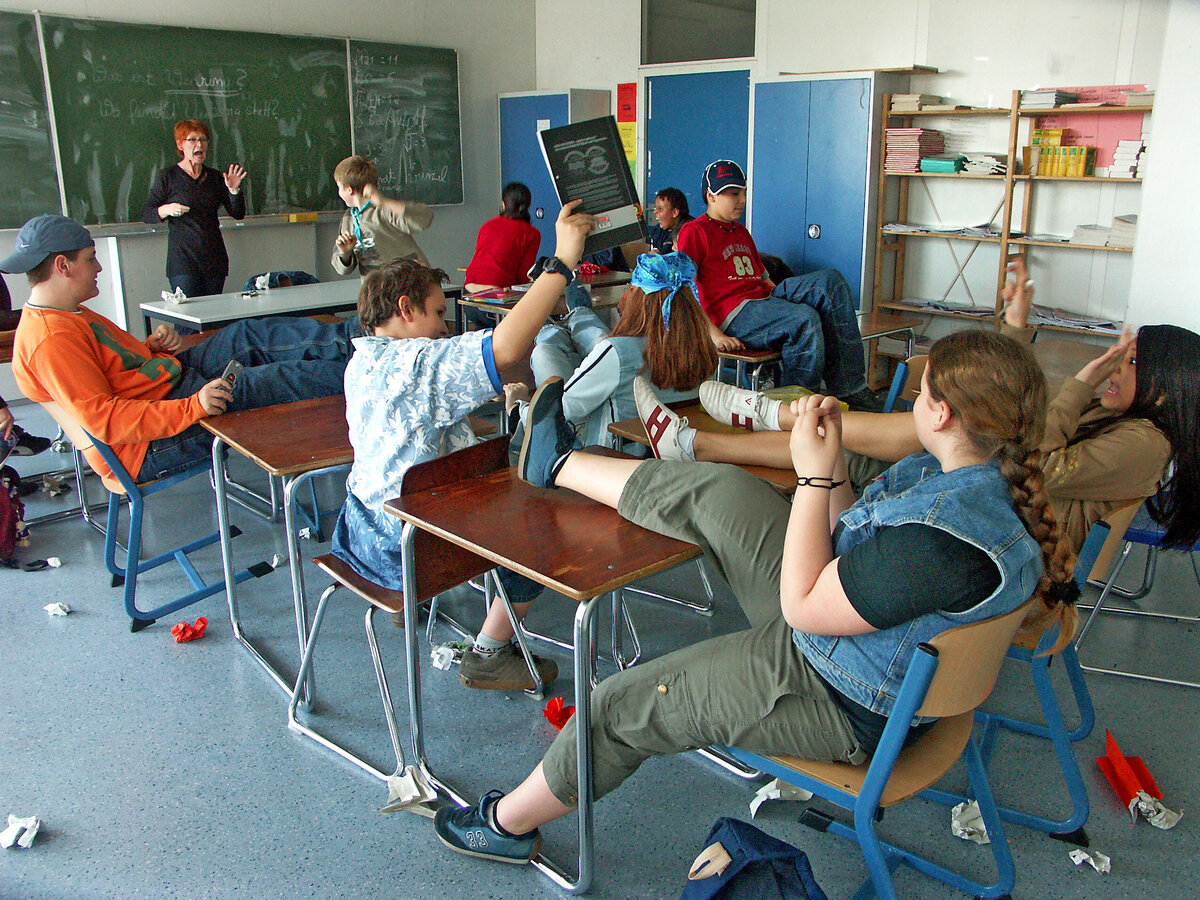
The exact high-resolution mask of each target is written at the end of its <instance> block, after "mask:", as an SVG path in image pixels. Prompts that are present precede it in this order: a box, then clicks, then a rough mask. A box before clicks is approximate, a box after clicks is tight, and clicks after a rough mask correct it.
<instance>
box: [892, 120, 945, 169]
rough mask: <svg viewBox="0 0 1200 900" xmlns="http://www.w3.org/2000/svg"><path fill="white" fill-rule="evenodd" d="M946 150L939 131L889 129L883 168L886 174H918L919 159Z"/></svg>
mask: <svg viewBox="0 0 1200 900" xmlns="http://www.w3.org/2000/svg"><path fill="white" fill-rule="evenodd" d="M945 149H946V140H945V138H944V137H943V136H942V133H941V132H940V131H934V130H932V129H930V128H889V129H888V130H887V149H886V151H885V153H884V157H883V167H884V170H885V171H888V172H919V171H920V169H921V159H922V158H923V157H926V156H937V155H938V154H939V153H941V152H943V151H944V150H945Z"/></svg>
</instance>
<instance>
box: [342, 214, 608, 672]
mask: <svg viewBox="0 0 1200 900" xmlns="http://www.w3.org/2000/svg"><path fill="white" fill-rule="evenodd" d="M577 205H578V203H572V204H568V205H567V206H566V207H564V208H563V210H562V212H561V213H559V217H558V221H557V223H556V225H555V228H556V231H557V237H558V245H557V250H556V253H555V256H553V257H551V258H550V259H549V260H547V261H546V264H545V267H544V269H543V273H542V274H541V275H540V276H539V277H538V278H537V280H536V281H535V282H534V284H533V287H531V288H530V289H529V292H528V293H526V294H525V296H524V297H523V298H522V299H521V301H520V302H519V303H518V304H517V305H516V306H515V307H514V308H513V309H512V311H511V312H510V313H508V315H506V316H505V317H504V319H503V320H502V321H501V322H500V324H499V325H497V326H496V328H495V329H494V330H489V331H470V332H467V333H466V334H462V335H458V336H457V337H450V338H447V337H446V335H447V329H446V321H445V315H446V297H445V295H444V294H443V293H442V288H441V283H442V281H444V280H446V273H445V272H443V271H442V270H440V269H430V268H429V267H428V266H424V265H422V264H421V263H419V262H417V261H416V260H412V259H399V260H394V261H392V262H390V263H388V264H387V265H385V266H383V267H382V268H381V269H380V270H378V271H375V272H371V273H370V274H369V275H368V276H367V277H366V279H365V280H364V281H363V286H362V291H361V292H360V293H359V297H358V315H359V319H360V320H361V322H362V327H363V330H364V332H366V336H365V337H360V338H356V339H355V340H354V350H355V352H354V355H353V356H352V357H351V360H350V364H349V365H348V366H347V367H346V419H347V421H348V422H349V425H350V442H351V444H353V445H354V467H353V469H351V472H350V477H349V479H348V480H347V483H346V490H347V495H346V503H345V505H344V506H343V507H342V511H341V515H340V516H339V517H338V522H337V526H336V528H335V529H334V534H333V552H334V553H336V554H337V555H338V556H339V557H340V558H341V559H343V560H344V561H345V562H346V563H348V564H349V565H350V566H352V567H353V568H354V569H355V570H356V571H357V572H358V573H359V574H360V575H362V576H363V577H365V578H369V579H370V580H371V581H374V582H376V583H377V584H380V585H383V586H384V587H386V588H390V589H393V590H402V589H403V587H404V584H403V580H402V576H401V563H400V530H401V525H402V523H401V522H400V520H399V519H397V518H396V517H394V516H390V515H388V514H387V513H385V512H384V509H383V504H384V502H385V501H386V500H388V499H390V498H392V497H395V496H397V495H398V494H399V493H400V483H401V481H402V480H403V478H404V473H405V472H406V471H407V470H408V468H409V467H410V466H412V465H415V464H417V463H421V462H425V461H427V460H430V459H436V458H437V457H439V456H443V455H445V454H447V453H451V452H453V451H455V450H460V449H462V448H463V447H467V446H469V445H471V444H473V443H475V441H476V437H475V434H474V432H472V430H471V426H470V423H469V422H468V420H467V416H468V414H469V413H470V412H471V411H472V410H474V409H476V408H477V407H479V406H480V405H481V404H482V403H485V402H487V401H488V400H490V399H491V398H493V397H495V396H496V394H498V393H500V392H501V390H502V388H503V385H502V382H501V379H500V372H502V371H504V370H505V369H506V368H508V367H510V366H512V365H514V364H516V363H518V362H521V361H522V360H524V359H526V358H527V357H528V355H529V350H530V348H531V347H532V346H533V342H534V338H535V337H536V336H537V333H538V330H539V329H540V328H541V327H542V325H543V324H544V323H545V321H546V319H547V317H548V316H549V315H550V311H551V310H552V309H553V308H554V305H555V303H556V302H557V301H558V298H559V297H560V296H561V295H562V292H563V288H564V287H565V286H566V285H567V284H568V283H569V281H570V278H571V271H572V270H573V269H574V268H575V266H576V265H578V263H579V258H580V255H581V254H582V252H583V240H584V237H586V235H587V234H588V232H589V231H591V230H592V225H593V222H594V220H593V219H592V217H591V216H589V215H585V214H582V213H574V212H573V210H574V208H575V207H576V206H577ZM501 581H502V582H503V583H504V586H505V589H506V591H507V592H508V596H509V598H510V599H511V600H512V601H513V607H514V609H515V611H516V614H517V617H518V618H523V617H524V615H525V613H526V611H527V610H528V608H529V604H530V603H531V602H532V601H533V599H534V597H536V596H537V594H538V593H539V591H540V590H541V589H540V588H539V587H538V585H536V584H534V583H533V582H532V581H529V580H528V579H525V578H522V577H521V576H519V575H516V574H515V573H512V572H508V571H506V570H503V569H502V570H501ZM512 639H513V629H512V625H511V623H510V622H509V620H508V616H507V614H506V613H505V610H504V606H503V604H500V603H493V604H492V607H491V610H490V611H489V612H488V615H487V618H486V619H485V620H484V623H483V626H482V627H481V628H480V631H479V636H478V638H476V641H475V645H474V647H472V649H471V650H469V651H467V652H466V653H464V654H463V660H462V665H461V667H460V670H459V679H460V680H461V681H462V683H463V684H465V685H467V686H468V687H475V688H491V689H495V690H531V689H533V688H534V687H535V685H534V683H533V679H532V677H531V675H530V673H529V670H528V668H527V667H526V665H525V661H524V659H523V658H522V656H521V655H520V652H519V651H518V650H517V649H516V648H515V647H514V646H513V644H512ZM534 661H535V664H536V666H537V669H538V672H539V675H540V677H541V681H542V682H543V683H548V682H550V681H553V680H554V678H555V676H556V675H557V674H558V667H557V666H556V665H555V663H554V661H553V660H545V659H541V658H540V657H534Z"/></svg>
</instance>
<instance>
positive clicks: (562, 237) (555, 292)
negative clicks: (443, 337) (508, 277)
mask: <svg viewBox="0 0 1200 900" xmlns="http://www.w3.org/2000/svg"><path fill="white" fill-rule="evenodd" d="M580 202H581V201H579V200H573V201H571V202H570V203H568V204H567V205H566V206H564V207H563V208H562V210H561V211H560V212H559V214H558V221H556V222H555V223H554V231H555V235H556V238H557V243H556V245H555V249H554V255H555V256H556V257H558V259H559V261H560V262H562V264H563V265H564V266H566V267H567V268H568V269H574V268H575V267H576V266H578V265H579V260H580V257H582V256H583V241H584V238H586V237H587V236H588V233H589V232H591V230H592V228H593V227H594V226H595V223H596V220H595V218H593V217H592V216H590V215H588V214H587V213H577V212H575V207H577V206H578V205H579V203H580ZM566 285H567V279H566V278H565V277H564V276H562V275H556V274H553V273H549V272H547V273H543V274H542V275H539V276H538V279H537V281H535V282H534V283H533V287H531V288H530V289H529V291H528V292H527V293H526V294H525V296H524V297H522V298H521V301H520V302H519V303H518V304H517V305H516V306H514V307H513V309H512V312H510V313H509V314H508V315H507V316H505V317H504V319H503V321H501V322H500V324H499V325H497V326H496V330H495V332H493V334H492V354H493V355H494V357H495V359H496V368H498V369H500V370H501V371H503V370H504V369H505V367H507V366H510V365H513V364H514V363H516V362H519V361H520V360H522V359H524V357H525V355H526V354H527V353H528V352H529V348H530V347H532V346H533V341H534V338H536V337H537V333H538V331H539V330H540V329H541V327H542V326H543V325H544V324H545V323H546V318H547V317H548V316H549V315H550V311H551V310H553V309H554V304H556V303H557V302H558V298H559V297H561V296H562V292H563V288H564V287H566Z"/></svg>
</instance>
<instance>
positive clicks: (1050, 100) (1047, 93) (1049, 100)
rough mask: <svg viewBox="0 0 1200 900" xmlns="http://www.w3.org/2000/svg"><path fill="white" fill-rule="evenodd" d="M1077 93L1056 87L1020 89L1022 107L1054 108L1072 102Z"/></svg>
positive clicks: (1077, 97)
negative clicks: (1030, 89)
mask: <svg viewBox="0 0 1200 900" xmlns="http://www.w3.org/2000/svg"><path fill="white" fill-rule="evenodd" d="M1078 99H1079V95H1078V94H1075V93H1072V92H1071V91H1063V90H1059V89H1058V88H1041V89H1038V90H1033V91H1021V108H1022V109H1054V107H1056V106H1062V105H1063V104H1064V103H1074V102H1076V101H1077V100H1078Z"/></svg>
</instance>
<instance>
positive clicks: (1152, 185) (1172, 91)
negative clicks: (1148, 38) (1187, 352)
mask: <svg viewBox="0 0 1200 900" xmlns="http://www.w3.org/2000/svg"><path fill="white" fill-rule="evenodd" d="M1198 37H1200V3H1196V2H1195V0H1173V2H1172V3H1171V14H1170V18H1169V20H1168V23H1167V36H1166V42H1165V44H1164V46H1163V60H1162V70H1161V72H1160V74H1159V78H1158V93H1157V96H1156V97H1155V102H1154V117H1153V125H1152V127H1151V131H1150V147H1151V148H1152V149H1151V150H1150V161H1149V165H1148V168H1149V174H1148V176H1147V178H1146V181H1145V183H1144V184H1143V186H1142V190H1143V193H1144V197H1143V200H1142V215H1141V218H1140V219H1139V221H1138V235H1137V251H1136V252H1135V253H1134V260H1133V287H1132V290H1131V292H1130V299H1129V321H1130V323H1132V324H1134V325H1144V324H1153V323H1158V322H1168V323H1171V324H1174V325H1182V326H1184V327H1185V328H1191V329H1192V330H1193V331H1200V302H1198V301H1200V292H1197V290H1196V260H1197V253H1196V249H1197V247H1198V246H1200V239H1198V238H1197V235H1200V203H1197V199H1198V198H1200V166H1197V165H1196V162H1195V157H1196V149H1197V147H1200V113H1197V111H1196V101H1195V93H1196V85H1197V84H1200V55H1198V54H1200V46H1198V45H1200V41H1198V40H1197V38H1198Z"/></svg>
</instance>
